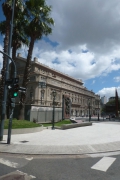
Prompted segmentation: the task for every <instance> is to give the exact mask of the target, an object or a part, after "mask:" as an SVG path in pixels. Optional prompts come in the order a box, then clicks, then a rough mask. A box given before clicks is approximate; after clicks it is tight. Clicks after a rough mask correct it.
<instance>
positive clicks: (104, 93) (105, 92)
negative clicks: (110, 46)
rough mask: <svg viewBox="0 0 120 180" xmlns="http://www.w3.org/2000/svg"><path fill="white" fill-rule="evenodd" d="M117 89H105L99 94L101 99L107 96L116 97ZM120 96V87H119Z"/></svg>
mask: <svg viewBox="0 0 120 180" xmlns="http://www.w3.org/2000/svg"><path fill="white" fill-rule="evenodd" d="M115 89H116V87H111V88H103V89H101V90H100V91H98V92H97V94H99V95H100V96H101V97H102V96H106V97H107V98H109V97H112V96H115ZM117 92H118V96H120V87H117Z"/></svg>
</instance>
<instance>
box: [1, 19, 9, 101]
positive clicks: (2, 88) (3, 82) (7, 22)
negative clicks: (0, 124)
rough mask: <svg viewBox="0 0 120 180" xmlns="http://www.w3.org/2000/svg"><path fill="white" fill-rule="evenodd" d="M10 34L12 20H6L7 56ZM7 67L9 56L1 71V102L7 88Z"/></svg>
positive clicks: (5, 43) (5, 40)
mask: <svg viewBox="0 0 120 180" xmlns="http://www.w3.org/2000/svg"><path fill="white" fill-rule="evenodd" d="M9 34H10V19H9V18H6V31H5V38H4V52H5V53H6V54H8V45H9ZM6 65H7V56H4V55H3V68H2V71H1V74H2V78H1V84H0V101H2V100H3V92H4V87H5V72H6Z"/></svg>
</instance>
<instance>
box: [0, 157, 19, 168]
mask: <svg viewBox="0 0 120 180" xmlns="http://www.w3.org/2000/svg"><path fill="white" fill-rule="evenodd" d="M0 163H1V164H4V165H6V166H9V167H13V168H17V167H18V163H15V162H11V161H9V160H6V159H3V158H0Z"/></svg>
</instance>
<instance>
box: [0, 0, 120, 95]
mask: <svg viewBox="0 0 120 180" xmlns="http://www.w3.org/2000/svg"><path fill="white" fill-rule="evenodd" d="M47 2H48V3H49V5H52V13H51V16H52V18H53V19H54V21H55V26H54V27H53V32H52V34H51V35H50V36H48V37H44V38H43V39H42V40H41V41H37V42H36V43H35V47H34V51H33V58H34V57H37V58H38V60H39V61H40V62H41V63H43V64H45V65H48V66H50V67H51V68H54V69H56V70H59V71H61V72H63V73H65V74H68V75H70V76H72V77H74V78H76V79H82V81H83V82H84V86H85V87H86V88H87V89H89V90H93V91H94V92H95V93H96V94H99V95H100V96H106V97H108V98H109V97H110V96H114V94H115V88H117V90H118V94H119V96H120V13H119V9H120V1H119V0H114V1H113V0H106V1H101V0H90V1H88V0H74V1H72V0H61V1H56V0H51V1H47ZM2 19H3V15H2V11H1V10H0V20H2ZM2 41H3V37H2V36H0V49H2V46H3V43H2ZM27 50H28V48H27V47H22V48H21V49H19V50H18V52H21V53H22V56H23V57H26V56H27ZM1 62H2V56H1V55H0V63H1Z"/></svg>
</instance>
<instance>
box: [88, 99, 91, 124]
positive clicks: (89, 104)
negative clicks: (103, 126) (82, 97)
mask: <svg viewBox="0 0 120 180" xmlns="http://www.w3.org/2000/svg"><path fill="white" fill-rule="evenodd" d="M88 108H89V122H90V119H91V116H90V99H88Z"/></svg>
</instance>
